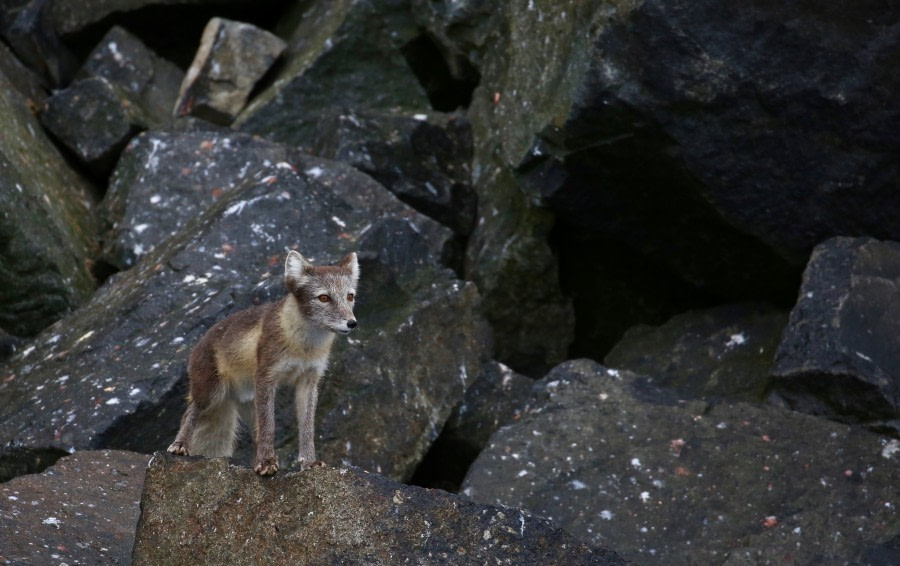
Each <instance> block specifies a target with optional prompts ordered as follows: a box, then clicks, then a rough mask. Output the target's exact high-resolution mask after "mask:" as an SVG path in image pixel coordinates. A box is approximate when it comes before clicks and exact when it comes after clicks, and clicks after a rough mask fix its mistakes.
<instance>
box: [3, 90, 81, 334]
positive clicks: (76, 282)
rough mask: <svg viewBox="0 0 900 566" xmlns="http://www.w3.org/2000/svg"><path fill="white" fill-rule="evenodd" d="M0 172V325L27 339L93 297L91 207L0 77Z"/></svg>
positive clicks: (75, 176) (75, 178)
mask: <svg viewBox="0 0 900 566" xmlns="http://www.w3.org/2000/svg"><path fill="white" fill-rule="evenodd" d="M0 172H2V175H0V327H2V328H4V329H5V330H6V331H8V332H10V333H12V334H17V335H23V336H27V335H32V334H35V333H37V332H38V331H40V330H41V329H42V328H45V327H46V326H48V325H50V324H51V323H53V322H54V321H55V320H57V319H58V318H60V317H61V316H62V315H63V314H64V313H66V312H68V311H70V310H72V309H73V308H75V307H76V306H78V305H80V304H81V303H83V302H84V301H85V300H86V299H87V297H89V296H90V294H91V293H92V292H93V290H94V288H95V286H96V283H95V281H94V278H93V276H92V275H91V271H90V263H91V259H92V257H93V256H94V248H95V242H94V238H95V233H96V225H95V219H94V204H95V202H94V197H93V195H92V193H91V189H90V186H89V184H88V183H87V182H86V181H85V180H84V179H82V178H81V177H80V176H79V175H78V174H77V173H75V172H74V171H73V170H71V169H70V168H69V166H68V165H67V164H66V162H65V160H64V159H63V157H62V156H61V155H60V153H59V151H58V150H57V149H56V148H55V147H54V146H53V144H52V143H51V142H50V141H49V140H48V139H47V137H46V136H45V135H44V131H43V129H42V128H41V125H40V124H39V123H38V121H37V120H36V119H35V118H34V116H32V115H31V113H30V112H29V111H28V109H27V106H26V101H25V99H24V97H22V96H21V95H20V94H19V93H18V91H17V90H16V89H15V87H14V86H13V85H12V84H11V83H10V82H9V80H8V79H7V78H6V77H5V76H4V75H2V74H0Z"/></svg>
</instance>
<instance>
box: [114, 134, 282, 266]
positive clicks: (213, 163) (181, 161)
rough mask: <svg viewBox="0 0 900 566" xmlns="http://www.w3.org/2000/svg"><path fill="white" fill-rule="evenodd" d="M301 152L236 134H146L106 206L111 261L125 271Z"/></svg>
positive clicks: (124, 159) (119, 172)
mask: <svg viewBox="0 0 900 566" xmlns="http://www.w3.org/2000/svg"><path fill="white" fill-rule="evenodd" d="M295 158H299V152H297V151H295V150H292V149H291V148H288V147H287V146H283V145H279V144H275V143H272V142H268V141H266V140H262V139H259V138H254V137H253V136H250V135H247V134H241V133H237V132H228V133H221V132H209V131H205V132H203V131H201V132H173V131H161V132H160V131H152V132H145V133H143V134H141V135H139V136H137V137H136V138H134V139H133V140H132V142H131V143H130V144H129V145H128V146H127V147H126V148H125V150H124V151H123V152H122V155H121V158H120V159H119V161H118V163H117V164H116V169H115V171H114V172H113V175H112V177H111V179H110V185H109V188H108V189H107V192H106V196H105V197H104V199H103V202H102V203H101V206H100V215H101V217H102V218H103V220H104V225H105V231H104V237H103V241H104V257H105V258H106V260H107V261H109V262H110V263H111V264H112V265H115V266H116V267H118V268H119V269H126V268H128V267H131V266H133V265H134V264H135V262H136V261H137V260H138V259H140V258H141V257H143V256H145V255H147V254H149V253H151V252H152V251H153V250H154V249H156V247H157V246H158V245H160V244H161V243H163V242H164V241H165V240H166V239H167V238H168V237H170V236H172V235H174V234H175V233H177V232H178V231H179V230H180V229H181V228H183V227H184V226H185V225H186V224H188V223H189V222H190V221H191V220H193V219H195V218H197V217H199V216H201V215H202V214H203V211H205V210H206V209H207V208H208V207H209V206H211V205H212V204H214V203H216V202H218V201H220V200H221V199H222V198H223V196H225V195H226V194H227V193H228V192H230V191H231V190H233V189H235V188H236V187H242V186H243V185H244V184H246V183H247V182H248V181H250V180H253V179H257V180H258V179H259V178H261V173H260V171H263V170H264V169H265V168H266V166H267V165H272V164H275V163H282V162H293V161H295Z"/></svg>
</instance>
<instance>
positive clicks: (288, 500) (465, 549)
mask: <svg viewBox="0 0 900 566" xmlns="http://www.w3.org/2000/svg"><path fill="white" fill-rule="evenodd" d="M141 509H142V512H141V519H140V522H139V524H138V531H137V535H136V539H135V545H134V554H133V559H134V562H133V563H134V564H135V566H141V565H144V564H148V565H149V564H152V565H154V566H163V565H167V564H183V563H184V560H185V552H186V550H185V549H190V550H189V552H190V556H191V560H192V561H194V562H199V563H209V564H211V563H216V564H221V563H255V562H257V561H260V560H264V561H265V562H267V563H270V564H384V565H393V564H405V563H415V564H451V563H452V564H515V565H519V564H564V563H565V564H598V565H599V564H610V565H611V564H624V563H625V562H624V561H623V560H622V559H621V558H619V557H618V556H617V555H616V554H615V553H614V552H612V551H608V550H604V549H599V548H597V549H592V548H591V547H589V546H588V545H586V544H584V543H582V542H579V541H578V540H576V539H575V538H574V537H572V536H571V535H570V534H568V533H566V532H565V531H562V530H559V529H556V528H554V527H553V526H552V525H551V524H550V523H549V522H547V521H545V520H544V519H541V518H539V517H535V516H533V515H531V514H530V513H527V512H524V511H519V510H518V509H509V508H505V507H504V508H498V507H493V506H487V505H477V504H475V503H471V502H468V501H465V500H462V499H460V498H458V497H456V496H453V495H450V494H447V493H444V492H441V491H435V490H424V489H421V488H417V487H410V486H406V485H402V484H397V483H393V482H391V481H389V480H388V479H386V478H384V477H382V476H379V475H376V474H368V473H364V472H361V471H359V470H355V469H347V468H340V469H335V468H331V469H328V468H313V469H311V470H309V471H306V472H302V473H290V474H285V475H280V476H277V477H275V478H274V479H270V480H260V479H259V478H257V477H255V476H254V474H253V472H252V471H250V470H247V469H242V468H236V467H234V466H230V465H228V463H227V461H225V460H224V459H217V460H196V459H175V458H172V457H171V456H168V455H163V454H157V455H155V456H154V458H153V461H152V463H151V465H150V469H149V470H148V472H147V481H146V487H145V489H144V494H143V497H142V500H141ZM251 541H252V542H251ZM248 542H249V543H248Z"/></svg>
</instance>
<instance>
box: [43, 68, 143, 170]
mask: <svg viewBox="0 0 900 566" xmlns="http://www.w3.org/2000/svg"><path fill="white" fill-rule="evenodd" d="M41 121H42V122H43V124H44V126H46V127H47V129H48V130H50V131H51V132H52V133H53V135H54V136H56V138H58V139H59V140H60V141H61V142H63V143H64V144H65V145H66V147H68V148H69V149H70V150H72V151H73V152H74V153H75V155H77V156H78V157H79V158H80V159H81V160H82V161H84V162H85V163H86V164H87V165H88V166H89V167H90V168H91V169H93V170H94V171H95V172H97V173H98V174H101V175H105V174H109V172H110V171H111V170H112V167H113V165H114V164H115V160H116V158H117V157H118V155H119V152H120V151H121V150H122V148H123V147H125V144H127V143H128V141H129V140H130V139H131V138H132V137H133V136H134V135H136V134H137V133H138V132H139V131H141V130H143V129H145V128H147V126H149V124H150V121H151V119H150V117H149V116H148V115H147V114H146V113H145V112H144V111H143V109H142V108H141V106H140V105H139V104H136V101H132V100H131V98H130V96H129V94H128V93H127V92H125V91H124V90H122V89H120V88H118V87H117V86H115V85H114V84H112V83H111V82H109V81H107V80H106V79H104V78H91V79H84V80H80V81H77V82H75V83H73V84H72V85H71V86H70V87H69V88H67V89H65V90H61V91H59V92H57V93H56V94H54V95H53V96H51V97H50V98H48V99H47V103H46V107H45V108H44V112H43V113H42V114H41Z"/></svg>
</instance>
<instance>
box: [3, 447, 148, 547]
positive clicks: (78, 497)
mask: <svg viewBox="0 0 900 566" xmlns="http://www.w3.org/2000/svg"><path fill="white" fill-rule="evenodd" d="M149 461H150V456H148V455H145V454H134V453H132V452H121V451H117V450H103V451H89V452H77V453H75V454H73V455H71V456H66V457H65V458H63V459H61V460H59V461H58V462H57V463H56V465H54V466H53V467H51V468H49V469H48V470H46V471H45V472H44V473H42V474H32V475H27V476H23V477H19V478H15V479H13V480H11V481H8V482H6V483H4V484H2V485H0V522H2V523H3V528H2V529H0V561H2V562H3V563H5V564H129V563H130V562H131V549H132V546H133V545H134V533H135V528H136V527H137V522H138V517H139V516H140V511H141V509H140V502H141V491H142V489H143V487H144V476H145V474H146V469H147V463H148V462H149Z"/></svg>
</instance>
